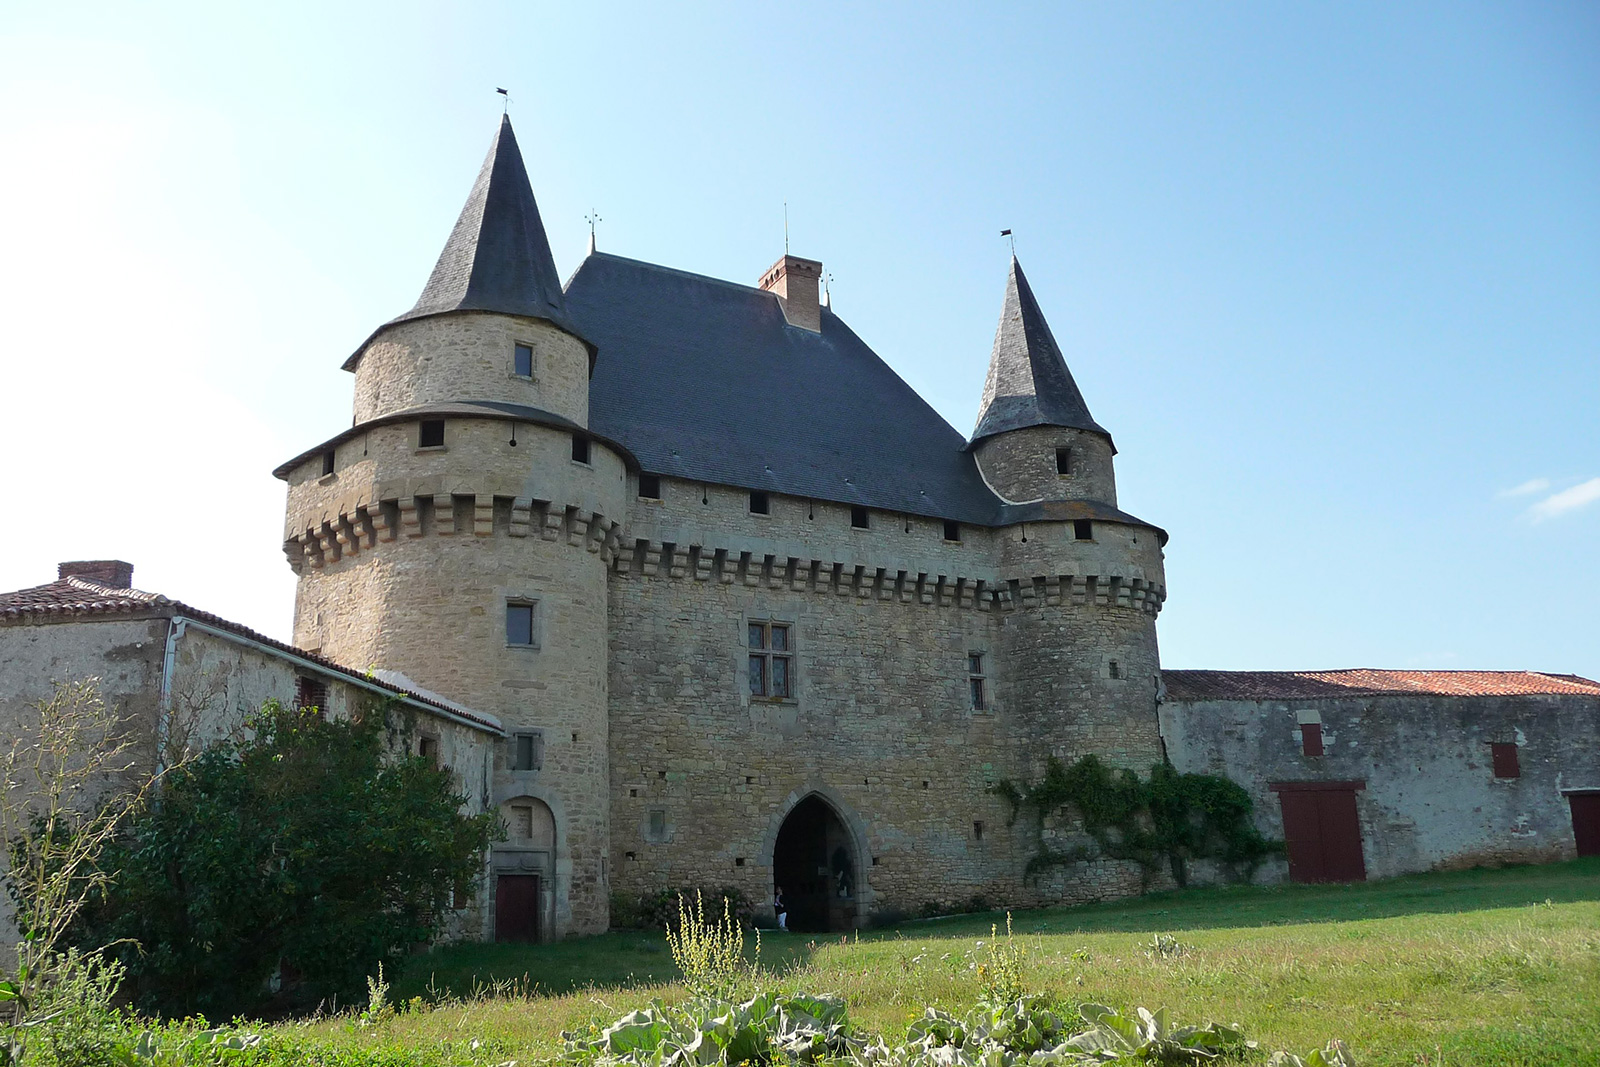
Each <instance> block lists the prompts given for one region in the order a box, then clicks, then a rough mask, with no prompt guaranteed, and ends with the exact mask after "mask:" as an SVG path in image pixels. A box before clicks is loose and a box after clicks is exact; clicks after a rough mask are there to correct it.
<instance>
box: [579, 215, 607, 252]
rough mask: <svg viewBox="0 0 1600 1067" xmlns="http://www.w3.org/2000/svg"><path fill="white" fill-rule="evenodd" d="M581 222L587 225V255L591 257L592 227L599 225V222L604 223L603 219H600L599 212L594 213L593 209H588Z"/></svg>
mask: <svg viewBox="0 0 1600 1067" xmlns="http://www.w3.org/2000/svg"><path fill="white" fill-rule="evenodd" d="M583 221H584V222H587V223H588V224H589V254H590V255H591V256H592V255H594V227H595V224H596V223H600V222H604V221H605V219H602V218H601V217H600V212H598V211H596V210H595V209H594V208H590V209H589V213H588V214H587V215H585V216H584V217H583Z"/></svg>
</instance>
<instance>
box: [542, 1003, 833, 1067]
mask: <svg viewBox="0 0 1600 1067" xmlns="http://www.w3.org/2000/svg"><path fill="white" fill-rule="evenodd" d="M562 1036H563V1038H564V1039H565V1045H564V1047H565V1059H566V1060H567V1062H568V1063H571V1064H580V1065H613V1064H634V1065H638V1067H658V1065H659V1067H696V1065H710V1064H726V1065H730V1067H731V1065H734V1064H743V1063H752V1064H764V1063H770V1062H772V1061H774V1060H778V1059H781V1060H784V1061H787V1062H790V1063H816V1062H818V1061H820V1060H823V1059H827V1058H833V1057H839V1056H842V1055H844V1054H845V1053H846V1052H848V1051H850V1048H851V1042H850V1036H849V1021H848V1018H847V1014H846V1008H845V1002H844V1001H843V1000H841V999H840V998H838V997H827V996H811V995H808V994H805V993H795V994H792V995H780V994H777V993H771V992H766V993H758V994H756V995H755V996H754V997H751V998H750V999H749V1000H745V1001H740V1002H737V1003H735V1002H730V1001H727V1000H723V999H720V998H717V997H701V998H696V999H695V1000H693V1001H691V1002H689V1003H688V1004H686V1005H684V1006H682V1007H668V1006H665V1005H662V1004H659V1003H657V1004H652V1005H651V1006H650V1007H648V1008H645V1009H643V1010H642V1011H635V1012H629V1013H628V1014H627V1015H624V1016H623V1017H622V1018H620V1019H618V1020H617V1021H616V1022H614V1023H612V1024H611V1025H610V1026H606V1027H600V1028H594V1029H591V1030H588V1031H583V1032H580V1033H569V1034H564V1035H562Z"/></svg>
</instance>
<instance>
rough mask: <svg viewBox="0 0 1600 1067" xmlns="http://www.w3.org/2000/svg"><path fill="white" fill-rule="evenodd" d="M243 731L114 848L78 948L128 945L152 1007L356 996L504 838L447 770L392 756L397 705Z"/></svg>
mask: <svg viewBox="0 0 1600 1067" xmlns="http://www.w3.org/2000/svg"><path fill="white" fill-rule="evenodd" d="M249 725H250V727H251V732H250V735H249V736H248V737H247V739H245V740H240V741H233V742H229V743H225V744H222V745H219V746H217V747H214V748H212V749H209V750H207V751H206V752H204V753H202V754H201V755H200V756H198V757H197V758H195V759H194V760H193V761H191V762H190V763H188V764H185V765H184V766H182V767H180V768H179V769H178V770H177V771H175V772H174V773H173V774H172V775H171V776H169V778H168V780H167V782H166V788H165V790H164V791H163V793H162V796H161V803H160V804H159V805H153V806H151V807H149V808H148V809H146V810H145V811H143V812H142V813H140V814H139V815H138V816H137V817H136V818H135V819H134V820H133V821H132V822H131V823H130V824H129V825H128V827H127V830H126V832H124V833H123V834H122V835H121V836H120V837H119V838H118V840H117V841H116V842H115V843H114V844H113V846H112V847H111V848H110V849H109V850H108V853H107V856H106V859H105V862H106V864H107V866H108V867H109V868H110V869H114V870H120V874H119V876H118V878H117V879H116V881H115V883H114V884H113V885H112V887H111V889H110V892H109V893H108V895H107V897H106V898H105V901H104V903H103V906H102V907H101V908H99V909H98V911H97V913H96V914H95V915H94V916H93V922H92V924H91V926H90V928H89V929H87V930H85V931H83V932H82V936H83V938H84V941H83V942H80V943H88V944H106V943H112V942H114V941H117V940H118V939H125V941H126V942H129V943H136V944H130V945H129V947H127V948H125V949H124V950H123V951H122V953H121V959H122V962H123V963H124V964H125V965H126V967H127V969H128V973H129V977H130V981H129V985H130V988H131V990H132V992H133V994H134V996H135V998H136V1000H137V1002H138V1003H139V1004H140V1005H141V1006H142V1007H144V1008H146V1009H153V1010H159V1011H165V1012H169V1013H173V1014H179V1015H187V1014H191V1013H195V1012H205V1013H207V1014H210V1015H212V1016H213V1017H227V1016H230V1015H233V1014H235V1013H238V1012H241V1011H246V1010H251V1011H260V1010H264V1009H276V1010H284V1009H290V1008H294V1007H297V1006H309V1005H314V1004H316V1003H317V1002H319V1001H321V1000H323V999H325V998H330V997H333V996H341V997H344V998H346V999H353V995H356V994H358V993H359V991H360V990H361V989H362V985H363V980H364V979H365V977H366V975H367V974H368V973H369V972H370V971H371V970H372V969H373V966H374V964H375V963H377V962H378V961H380V960H383V959H394V958H396V957H397V956H398V955H399V954H401V953H402V952H404V951H405V950H406V948H407V947H408V946H410V945H412V944H415V943H419V942H426V941H429V940H431V939H432V938H433V937H434V936H435V934H436V933H437V931H438V930H439V928H440V924H441V922H442V920H443V917H444V914H445V912H446V909H447V908H448V906H449V902H450V897H451V893H452V890H453V889H454V888H455V887H457V886H460V885H464V884H470V883H472V882H473V881H474V880H475V879H476V878H477V877H478V875H479V873H480V869H481V860H482V855H483V851H484V849H485V848H486V847H487V846H488V844H489V842H490V840H491V839H492V838H493V837H494V835H495V834H496V833H497V832H498V831H499V820H498V817H497V816H496V815H494V814H489V813H486V814H482V815H475V816H467V815H463V814H462V813H461V807H462V805H463V804H464V803H465V802H466V801H465V798H464V797H462V796H460V795H459V794H458V793H457V791H456V787H455V784H454V780H453V778H452V776H451V774H450V772H449V771H448V770H442V769H438V768H436V767H434V766H433V764H432V763H431V762H430V761H428V760H425V759H423V758H420V757H407V758H401V759H398V760H396V759H393V758H390V757H388V756H387V755H386V753H387V751H388V750H389V749H391V748H392V747H397V746H395V745H393V744H392V742H393V741H394V738H393V737H392V736H391V735H392V734H395V733H399V732H404V731H406V730H407V729H408V728H409V719H406V718H404V717H403V715H402V713H400V712H396V711H394V710H393V709H391V708H375V709H370V710H369V711H368V712H367V713H365V714H364V715H362V716H361V717H360V718H359V719H357V720H355V721H349V722H342V721H329V720H325V719H323V718H322V716H321V715H319V714H318V713H317V712H315V711H314V710H309V709H308V710H300V709H290V708H285V707H283V706H281V705H279V704H277V703H275V702H274V703H269V704H267V705H266V706H265V707H263V708H262V709H261V712H260V713H259V714H258V715H256V716H253V717H252V719H251V721H250V723H249ZM273 978H276V980H277V981H278V982H279V983H280V985H281V991H280V993H279V994H278V997H277V1000H276V1001H275V1002H274V1001H271V1000H270V999H269V998H270V994H269V993H268V992H267V990H268V982H269V979H273Z"/></svg>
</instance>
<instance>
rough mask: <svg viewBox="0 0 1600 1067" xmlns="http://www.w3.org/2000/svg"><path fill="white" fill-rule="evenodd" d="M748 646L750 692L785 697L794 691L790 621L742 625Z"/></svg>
mask: <svg viewBox="0 0 1600 1067" xmlns="http://www.w3.org/2000/svg"><path fill="white" fill-rule="evenodd" d="M745 631H746V639H745V643H746V644H747V645H748V646H749V656H750V659H749V668H750V695H751V696H753V697H765V698H767V699H769V700H787V699H789V697H790V696H791V695H792V693H793V692H794V671H793V668H794V642H793V641H791V640H790V631H789V624H788V623H784V622H752V623H750V624H748V625H747V626H746V628H745Z"/></svg>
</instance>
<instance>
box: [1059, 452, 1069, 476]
mask: <svg viewBox="0 0 1600 1067" xmlns="http://www.w3.org/2000/svg"><path fill="white" fill-rule="evenodd" d="M1056 473H1057V474H1062V475H1066V474H1071V473H1072V449H1070V448H1058V449H1056Z"/></svg>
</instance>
